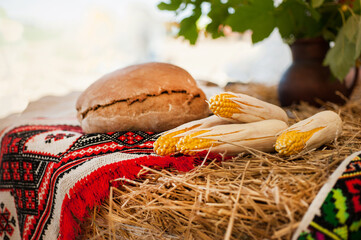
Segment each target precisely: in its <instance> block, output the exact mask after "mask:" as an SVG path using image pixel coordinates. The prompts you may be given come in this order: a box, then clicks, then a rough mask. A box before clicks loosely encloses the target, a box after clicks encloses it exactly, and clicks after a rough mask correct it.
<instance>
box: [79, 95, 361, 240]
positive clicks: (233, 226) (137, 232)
mask: <svg viewBox="0 0 361 240" xmlns="http://www.w3.org/2000/svg"><path fill="white" fill-rule="evenodd" d="M270 102H272V101H270ZM324 109H330V110H333V111H336V112H338V113H340V116H341V118H342V119H343V122H344V126H343V133H342V135H341V137H340V138H339V139H338V140H337V141H336V142H333V143H331V144H329V145H325V146H323V147H322V148H321V149H317V150H314V151H310V152H307V153H303V154H302V155H298V156H293V157H290V158H285V157H280V156H279V155H278V154H277V153H272V154H266V153H261V152H253V153H251V154H246V155H240V156H238V157H235V158H233V159H231V160H227V161H223V162H218V161H215V160H214V161H210V162H209V163H207V164H203V165H201V166H198V167H196V168H195V169H194V170H192V171H190V172H187V173H179V172H175V171H173V170H171V169H164V170H153V169H149V168H144V169H143V171H144V172H148V174H147V175H145V177H143V178H142V179H139V180H136V181H130V180H126V179H120V180H122V181H124V182H126V184H124V185H122V186H121V187H119V188H112V189H111V194H110V197H109V199H108V200H107V201H105V202H104V203H103V205H101V206H98V207H96V208H95V209H93V210H92V211H91V218H89V220H88V221H86V222H85V223H83V225H82V228H83V231H82V236H80V238H83V239H265V238H267V239H290V238H291V236H292V233H293V232H294V230H295V229H296V228H297V226H298V224H299V222H300V221H301V219H302V217H303V215H304V214H305V213H306V211H307V209H308V206H309V205H310V204H311V202H312V200H313V199H314V197H315V196H316V194H317V193H318V191H319V189H320V188H321V187H322V186H323V184H324V183H325V182H326V180H327V178H328V177H329V176H330V175H331V174H332V172H333V171H334V170H335V169H336V168H337V166H338V165H339V164H340V163H341V162H342V161H343V160H344V159H345V158H346V157H347V156H349V155H350V154H351V153H353V152H356V151H359V150H361V99H360V96H357V97H353V100H352V101H350V102H348V103H347V104H346V105H345V106H343V107H338V106H336V105H333V104H325V107H324ZM324 109H322V110H324ZM320 110H321V109H316V108H313V107H310V106H308V105H307V104H300V105H297V106H293V107H291V108H288V109H287V111H288V113H289V115H290V116H292V117H293V119H291V123H293V122H297V121H299V120H302V119H305V118H307V117H309V116H311V115H313V114H315V113H317V112H319V111H320Z"/></svg>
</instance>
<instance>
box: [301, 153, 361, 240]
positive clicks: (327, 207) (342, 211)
mask: <svg viewBox="0 0 361 240" xmlns="http://www.w3.org/2000/svg"><path fill="white" fill-rule="evenodd" d="M360 163H361V155H359V156H356V157H355V158H354V159H352V160H351V162H350V163H349V164H348V165H347V167H346V170H345V171H344V173H343V174H342V175H341V176H340V177H339V178H338V180H337V181H336V183H335V185H334V186H333V188H332V189H331V191H330V192H329V193H328V195H327V197H326V199H325V200H324V202H323V204H322V206H321V208H320V213H321V214H320V215H319V216H318V215H315V216H314V218H313V220H312V221H311V222H310V223H309V226H308V230H309V232H303V233H301V234H300V236H299V237H298V238H297V239H298V240H306V239H316V240H318V239H340V240H341V239H352V240H360V239H361V164H360Z"/></svg>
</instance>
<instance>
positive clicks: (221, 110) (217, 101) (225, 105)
mask: <svg viewBox="0 0 361 240" xmlns="http://www.w3.org/2000/svg"><path fill="white" fill-rule="evenodd" d="M235 97H236V96H235V95H233V94H230V93H221V94H218V95H215V96H213V97H212V98H210V99H209V102H208V104H209V109H210V110H211V111H212V112H213V113H214V114H215V115H217V116H219V117H224V118H231V117H232V116H233V114H235V113H242V111H241V110H240V106H239V105H238V104H237V103H235V102H233V101H232V100H231V99H230V98H235Z"/></svg>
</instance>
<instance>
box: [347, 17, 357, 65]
mask: <svg viewBox="0 0 361 240" xmlns="http://www.w3.org/2000/svg"><path fill="white" fill-rule="evenodd" d="M343 31H344V33H345V35H346V37H347V39H348V40H349V41H350V42H351V43H354V44H355V45H356V50H355V56H354V59H355V60H356V59H357V58H358V57H359V56H360V54H361V16H359V15H352V16H350V17H349V18H348V20H347V22H346V24H345V25H344V27H343Z"/></svg>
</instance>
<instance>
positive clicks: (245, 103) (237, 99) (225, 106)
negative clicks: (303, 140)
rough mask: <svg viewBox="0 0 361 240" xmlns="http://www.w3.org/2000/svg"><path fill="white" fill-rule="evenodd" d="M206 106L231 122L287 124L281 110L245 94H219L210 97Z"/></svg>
mask: <svg viewBox="0 0 361 240" xmlns="http://www.w3.org/2000/svg"><path fill="white" fill-rule="evenodd" d="M208 105H209V109H210V110H211V111H212V112H213V113H214V114H215V115H217V116H219V117H221V118H225V119H228V120H229V121H232V122H243V123H245V122H256V121H261V120H267V119H278V120H281V121H284V122H286V123H287V122H288V117H287V114H286V112H285V111H284V110H283V109H282V108H280V107H278V106H276V105H273V104H271V103H267V102H264V101H262V100H259V99H257V98H254V97H251V96H248V95H245V94H240V93H231V92H225V93H220V94H218V95H215V96H213V97H211V98H210V99H209V102H208Z"/></svg>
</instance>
